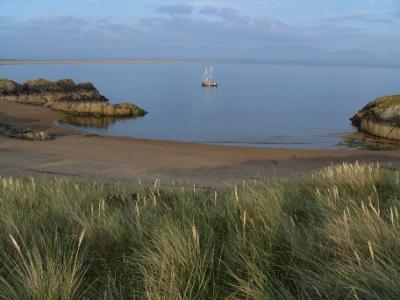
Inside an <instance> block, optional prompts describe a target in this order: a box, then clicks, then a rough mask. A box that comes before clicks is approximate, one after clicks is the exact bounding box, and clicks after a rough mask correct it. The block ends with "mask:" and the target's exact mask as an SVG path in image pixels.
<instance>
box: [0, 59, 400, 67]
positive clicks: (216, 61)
mask: <svg viewBox="0 0 400 300" xmlns="http://www.w3.org/2000/svg"><path fill="white" fill-rule="evenodd" d="M85 64H86V65H96V64H100V65H101V64H103V65H118V64H128V65H129V64H130V65H141V64H260V65H271V66H274V65H275V66H301V67H337V68H346V67H347V68H379V69H400V65H389V64H379V63H377V64H361V63H360V64H357V63H356V64H345V63H323V62H314V63H313V62H295V61H292V62H291V61H287V62H281V61H252V60H219V59H159V60H158V59H95V60H90V59H71V60H68V59H66V60H57V59H56V60H40V59H38V60H34V59H33V60H12V59H5V60H1V59H0V66H2V65H4V66H12V65H85Z"/></svg>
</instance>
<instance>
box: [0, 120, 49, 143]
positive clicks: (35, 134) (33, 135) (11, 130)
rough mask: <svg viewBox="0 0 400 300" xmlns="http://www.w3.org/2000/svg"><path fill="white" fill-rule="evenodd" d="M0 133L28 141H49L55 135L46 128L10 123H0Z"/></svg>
mask: <svg viewBox="0 0 400 300" xmlns="http://www.w3.org/2000/svg"><path fill="white" fill-rule="evenodd" d="M0 135H2V136H7V137H11V138H16V139H22V140H28V141H47V140H51V139H53V136H52V135H51V134H49V133H48V132H47V131H45V130H39V129H29V128H15V127H12V126H10V125H8V124H0Z"/></svg>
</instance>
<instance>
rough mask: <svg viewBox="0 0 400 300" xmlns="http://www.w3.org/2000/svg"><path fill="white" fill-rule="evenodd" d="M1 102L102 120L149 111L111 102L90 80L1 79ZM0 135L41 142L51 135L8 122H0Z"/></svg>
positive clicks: (138, 115) (131, 116) (128, 104)
mask: <svg viewBox="0 0 400 300" xmlns="http://www.w3.org/2000/svg"><path fill="white" fill-rule="evenodd" d="M0 101H8V102H15V103H21V104H29V105H37V106H43V107H47V108H50V109H52V110H55V111H60V112H63V113H65V114H68V115H73V116H75V117H86V118H92V119H93V118H97V119H99V120H101V119H102V118H108V119H113V120H117V119H120V118H136V117H141V116H144V115H145V114H147V112H146V111H144V110H143V109H141V108H140V107H138V106H137V105H134V104H131V103H121V104H111V103H109V100H108V99H107V98H106V97H104V96H103V95H101V94H100V92H99V91H98V90H97V89H96V88H95V87H94V86H93V84H91V83H90V82H87V83H80V84H76V83H75V82H74V81H72V80H71V79H63V80H59V81H56V82H52V81H48V80H45V79H36V80H30V81H27V82H25V83H24V84H19V83H17V82H15V81H12V80H9V79H0ZM0 134H2V135H6V136H9V137H13V138H22V139H28V140H40V141H43V140H48V139H51V138H52V136H51V135H49V134H48V133H47V132H46V131H43V130H36V129H30V128H15V127H12V126H11V125H9V124H0Z"/></svg>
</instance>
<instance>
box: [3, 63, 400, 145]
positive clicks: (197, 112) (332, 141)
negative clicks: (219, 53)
mask: <svg viewBox="0 0 400 300" xmlns="http://www.w3.org/2000/svg"><path fill="white" fill-rule="evenodd" d="M205 67H206V65H205V64H200V63H199V64H195V63H193V64H192V63H186V64H172V63H171V64H126V65H123V64H115V65H113V64H96V65H91V64H87V65H86V64H81V65H79V64H77V65H14V66H0V77H6V78H10V79H13V80H16V81H18V82H23V81H25V80H29V79H33V78H37V77H44V78H46V79H50V80H58V79H61V78H72V79H73V80H75V81H76V82H82V81H91V82H93V83H94V84H95V86H96V87H97V88H98V89H99V90H100V92H101V93H103V94H104V95H105V96H106V97H108V98H110V100H111V101H112V102H114V103H116V102H125V101H126V102H132V103H136V104H138V105H139V106H141V107H143V108H144V109H145V110H147V111H148V112H149V114H148V115H147V116H145V117H143V118H139V119H135V120H122V121H117V122H114V120H96V119H83V120H82V119H64V120H62V122H61V123H63V124H64V125H65V126H72V127H75V128H79V129H80V130H84V131H86V132H89V133H96V134H105V135H116V136H130V137H139V138H149V139H163V140H178V141H193V142H199V143H212V144H229V145H242V146H256V147H279V148H337V147H340V146H339V144H340V143H341V142H342V139H343V136H344V135H345V134H347V133H350V132H354V131H355V129H354V128H353V127H352V126H351V124H350V121H349V118H350V117H351V116H352V115H353V114H354V113H355V112H356V111H357V110H358V109H359V108H361V107H362V106H364V105H365V104H366V103H367V101H369V100H371V99H374V98H376V97H379V96H382V95H386V94H393V93H398V92H400V82H399V78H400V69H385V68H364V67H331V66H288V65H285V66H283V65H282V66H281V65H262V64H260V65H257V64H214V69H215V76H216V79H217V80H218V82H219V87H218V88H216V89H210V88H202V87H201V85H200V79H201V75H202V73H203V70H204V69H205ZM65 122H69V124H66V123H65Z"/></svg>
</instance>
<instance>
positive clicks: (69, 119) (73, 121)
mask: <svg viewBox="0 0 400 300" xmlns="http://www.w3.org/2000/svg"><path fill="white" fill-rule="evenodd" d="M117 121H121V118H118V119H117V118H114V117H101V118H96V117H76V116H71V115H64V116H62V117H61V118H60V120H59V122H61V123H66V124H70V125H75V126H81V127H87V128H99V129H107V128H109V127H110V126H111V125H112V124H114V123H115V122H117Z"/></svg>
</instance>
